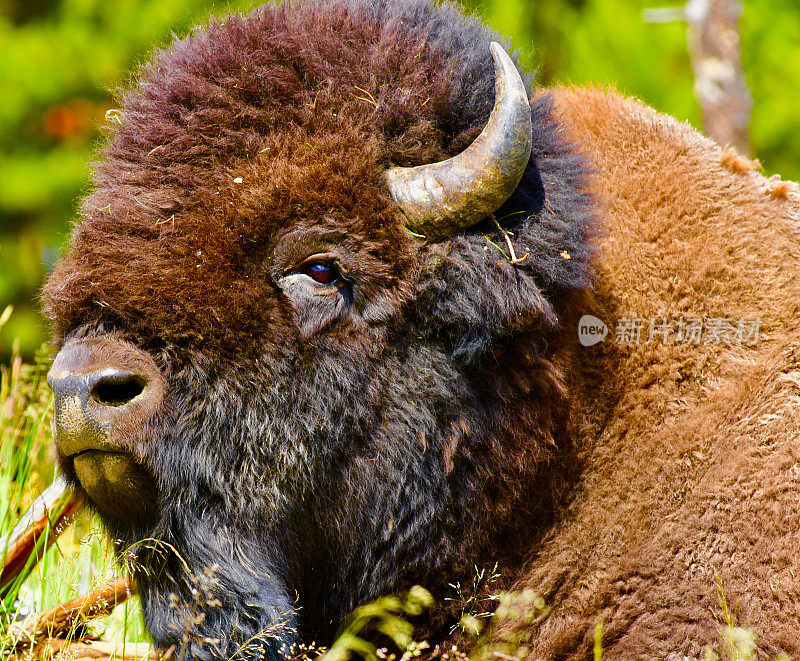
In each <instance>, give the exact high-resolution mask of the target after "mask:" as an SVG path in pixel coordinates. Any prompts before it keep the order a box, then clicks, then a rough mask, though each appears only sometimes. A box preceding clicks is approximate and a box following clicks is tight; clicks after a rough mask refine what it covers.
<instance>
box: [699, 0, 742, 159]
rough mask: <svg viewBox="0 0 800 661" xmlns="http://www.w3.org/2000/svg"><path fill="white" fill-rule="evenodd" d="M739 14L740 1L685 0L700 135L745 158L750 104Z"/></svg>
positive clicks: (740, 10) (740, 12)
mask: <svg viewBox="0 0 800 661" xmlns="http://www.w3.org/2000/svg"><path fill="white" fill-rule="evenodd" d="M741 16H742V3H741V2H740V0H690V2H689V3H688V4H687V5H686V19H687V20H688V22H689V49H690V52H691V57H692V68H693V69H694V76H695V84H694V89H695V95H696V96H697V101H698V103H699V104H700V108H701V110H702V113H703V127H704V129H705V132H706V134H707V135H708V136H709V137H711V138H713V139H714V140H716V141H717V142H719V143H720V144H721V145H729V144H730V145H733V146H734V147H736V149H737V150H738V151H739V152H741V153H743V154H747V153H749V151H750V135H749V129H748V127H749V124H750V108H751V106H752V103H753V102H752V99H751V97H750V92H749V90H748V89H747V83H746V82H745V79H744V73H743V71H742V57H741V48H740V43H739V19H740V18H741Z"/></svg>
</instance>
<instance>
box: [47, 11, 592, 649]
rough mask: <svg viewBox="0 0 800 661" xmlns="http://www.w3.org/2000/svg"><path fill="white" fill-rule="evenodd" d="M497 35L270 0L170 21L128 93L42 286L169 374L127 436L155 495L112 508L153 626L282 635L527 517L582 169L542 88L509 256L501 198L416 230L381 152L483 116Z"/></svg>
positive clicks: (556, 462) (584, 269) (460, 22)
mask: <svg viewBox="0 0 800 661" xmlns="http://www.w3.org/2000/svg"><path fill="white" fill-rule="evenodd" d="M492 39H498V37H497V36H496V35H494V34H492V33H491V32H489V31H488V30H487V29H486V28H484V27H483V26H482V25H480V23H478V22H477V21H476V20H474V19H471V18H467V17H464V16H463V15H462V14H461V13H460V12H459V11H458V10H457V9H456V8H455V7H454V6H453V5H450V4H447V3H445V4H442V5H434V4H432V3H430V2H428V1H427V0H408V1H400V2H393V3H385V2H380V1H375V2H371V1H369V0H363V1H362V0H347V1H345V0H333V1H323V2H312V1H310V0H300V1H298V2H294V3H286V4H270V5H266V6H264V7H261V8H259V9H256V10H255V11H253V12H252V13H251V14H248V15H246V16H238V15H233V16H229V17H227V18H226V19H225V20H223V21H216V22H212V23H211V24H210V25H209V26H207V27H206V28H203V29H199V30H197V31H195V32H193V33H192V34H191V35H190V36H188V37H187V38H185V39H182V40H179V41H176V42H175V43H174V44H173V45H172V46H171V47H170V48H168V49H167V50H165V51H163V52H159V53H157V54H156V55H155V57H154V58H153V61H152V62H150V63H149V64H147V65H145V66H144V67H143V68H142V70H141V72H140V74H139V82H138V83H137V85H136V86H135V87H134V88H133V89H131V90H130V91H128V92H126V93H125V94H124V95H123V97H122V99H121V111H122V114H121V117H122V122H121V124H120V126H119V127H117V128H116V129H115V130H114V131H113V133H112V135H111V136H110V141H109V143H108V145H107V146H106V147H105V148H104V149H103V151H102V153H101V158H100V160H99V162H98V163H96V164H95V169H94V172H95V174H94V189H93V191H92V192H91V193H90V195H88V196H87V198H86V199H85V200H84V202H83V205H82V209H81V218H80V219H79V221H78V222H77V223H76V225H75V228H74V233H73V236H72V239H71V244H70V249H69V252H67V254H66V255H65V256H64V257H63V258H62V260H61V261H60V263H59V265H58V267H57V268H56V271H55V273H54V274H53V276H52V277H51V279H50V280H49V282H48V283H47V286H46V288H45V291H44V306H45V310H46V312H47V314H48V315H49V316H50V318H51V319H52V323H53V330H54V336H55V343H56V346H57V347H61V346H70V343H74V342H76V341H77V340H79V339H85V340H87V341H88V340H96V339H98V338H105V339H107V340H108V341H113V342H118V343H126V344H130V345H133V346H135V347H136V348H137V350H138V351H144V352H147V354H148V355H149V356H150V357H151V358H152V360H153V361H154V362H155V364H156V365H157V367H158V369H159V374H160V378H163V379H164V381H165V383H166V384H167V385H166V391H165V394H164V397H163V402H162V403H161V406H160V407H159V409H158V411H156V412H154V413H152V414H151V415H150V416H149V417H148V418H147V420H146V421H144V420H143V421H142V426H141V428H140V429H138V430H137V431H136V433H135V434H132V436H134V437H133V438H130V439H127V440H126V443H128V445H129V447H130V448H131V449H130V452H131V456H132V457H134V458H135V461H136V464H137V466H139V467H140V468H141V469H142V470H143V471H144V472H145V473H146V474H147V475H150V476H152V478H153V482H154V485H153V490H154V492H155V494H156V496H157V500H158V513H157V517H156V521H155V522H147V523H146V524H144V523H142V522H141V521H138V520H132V519H129V518H126V517H125V516H120V515H117V516H109V515H108V513H106V515H105V521H106V523H107V526H108V528H109V530H110V532H111V534H112V535H113V536H114V537H116V538H118V539H120V540H121V543H122V544H135V546H136V548H137V569H136V578H137V581H138V583H139V586H140V592H141V594H142V601H143V607H144V616H145V621H146V623H147V625H148V627H149V629H150V632H151V634H152V635H153V637H154V639H155V641H156V643H157V644H158V645H159V646H162V647H168V646H169V645H172V644H176V645H179V646H182V648H183V650H184V651H183V652H182V654H183V656H184V658H186V659H190V658H197V659H207V658H208V659H210V658H228V657H229V656H230V655H231V654H233V653H234V652H236V651H237V650H239V653H243V655H244V656H245V657H246V658H261V657H262V656H263V655H264V654H266V655H268V656H270V657H276V656H277V655H278V653H279V649H280V647H281V645H284V644H286V643H290V642H292V641H294V640H297V639H299V640H306V641H307V640H310V639H315V640H317V641H320V640H324V639H325V637H326V636H329V635H330V634H331V632H332V631H333V630H335V627H336V625H337V623H338V621H339V620H340V619H341V618H342V616H343V615H344V614H346V613H347V612H348V611H349V610H350V609H352V608H353V607H354V606H356V605H358V604H359V603H362V602H364V601H365V600H368V599H370V598H372V597H375V596H376V595H378V594H381V593H385V592H388V591H393V590H398V589H402V588H403V587H407V586H410V585H412V584H413V583H423V584H426V585H428V586H430V587H432V588H433V589H434V590H436V588H437V586H441V585H443V584H446V582H447V581H448V580H453V578H454V577H458V576H460V575H464V574H465V573H467V572H471V571H472V567H473V565H474V564H475V563H476V562H480V561H481V559H482V558H488V559H496V558H498V557H500V556H503V555H505V556H508V557H513V556H514V553H515V549H517V548H518V547H519V548H522V547H523V546H524V545H523V544H521V543H518V542H520V540H521V539H523V538H524V539H528V538H529V537H530V536H531V535H535V534H537V531H538V530H540V524H541V523H542V521H543V517H546V513H547V512H548V511H549V509H550V505H551V504H552V501H553V499H554V498H555V497H556V493H557V491H558V488H557V486H556V484H557V483H558V480H556V479H554V478H553V477H552V476H554V475H562V474H561V469H562V458H563V457H564V456H565V453H566V452H567V450H568V448H569V442H568V433H567V418H568V397H567V390H566V383H565V379H564V377H563V371H564V369H565V367H566V361H567V356H568V347H565V343H564V341H563V340H562V339H561V335H560V333H559V331H558V325H559V323H563V322H564V320H565V319H566V317H568V316H569V315H571V314H574V312H575V310H576V309H577V307H576V305H577V302H578V301H580V300H582V292H583V291H584V290H585V289H586V288H587V287H588V285H589V276H588V261H589V257H590V250H589V248H588V245H587V239H588V236H589V235H590V233H591V228H592V221H591V218H592V210H591V202H590V199H589V197H588V195H587V194H586V193H585V192H584V190H583V189H584V185H585V179H586V175H587V172H586V170H585V168H584V167H583V165H582V161H581V160H580V159H579V158H578V157H577V156H576V155H575V154H574V151H573V149H572V148H571V146H570V145H569V144H567V143H565V141H564V140H563V138H562V136H561V134H560V131H559V127H558V126H557V124H556V123H555V122H554V121H553V119H552V117H551V106H550V102H549V101H548V100H547V99H546V98H544V99H540V100H538V101H536V102H535V103H534V104H533V107H532V118H533V125H534V130H533V152H532V157H531V161H530V164H529V166H528V169H527V171H526V173H525V175H524V177H523V179H522V182H521V183H520V185H519V187H518V189H517V191H516V192H515V193H514V195H513V196H512V197H511V198H510V199H509V200H508V202H507V203H506V204H505V205H504V206H503V207H502V208H501V209H500V210H499V211H498V212H497V214H496V216H497V217H498V218H499V219H500V222H502V223H503V225H504V226H505V227H507V228H508V229H509V230H510V231H511V232H512V233H513V234H512V235H511V238H512V240H513V242H514V245H515V249H516V252H517V253H518V254H520V255H523V254H526V253H527V254H528V258H527V259H526V260H525V261H523V262H522V263H521V264H519V265H512V264H511V263H510V261H509V259H508V256H507V255H506V254H504V252H503V250H501V249H498V248H497V247H496V246H500V247H501V248H502V247H503V246H504V244H505V239H504V238H503V236H502V235H501V233H500V232H499V231H497V229H496V228H495V226H494V224H493V223H492V222H490V221H489V219H487V220H486V221H485V222H483V223H481V224H479V225H478V226H477V227H475V228H473V229H472V230H470V231H469V232H467V233H465V234H464V235H462V236H458V237H456V238H453V239H451V240H448V241H445V242H443V243H440V244H435V245H425V244H424V243H422V242H421V241H420V240H419V239H418V238H416V237H414V236H412V235H411V234H410V233H409V232H407V231H406V230H405V229H404V227H403V218H402V215H401V214H400V212H399V210H398V209H397V208H396V207H395V205H394V204H393V202H392V200H391V198H390V196H389V193H388V190H387V188H386V185H385V183H384V181H383V172H384V171H385V170H386V168H387V167H389V166H391V165H404V166H408V165H417V164H422V163H427V162H432V161H437V160H442V159H444V158H447V157H449V156H451V155H453V154H455V153H458V152H459V151H460V150H462V149H463V148H464V147H466V146H467V145H468V144H469V142H470V141H471V140H472V139H473V138H474V137H475V136H476V135H477V134H478V132H479V131H480V130H481V128H482V126H483V125H484V123H485V122H486V119H487V117H488V114H489V111H490V110H491V107H492V104H493V100H494V76H493V67H492V62H491V57H490V55H489V42H490V41H491V40H492ZM565 255H567V257H565ZM315 261H321V262H323V263H324V264H326V265H331V266H332V267H334V268H335V269H336V273H337V278H336V279H335V282H332V283H319V282H317V281H315V280H314V279H313V278H311V277H310V276H309V274H308V272H307V271H306V266H307V265H308V264H309V263H312V262H315ZM120 346H121V345H120ZM65 470H66V471H67V474H68V475H69V476H70V477H71V478H72V480H73V482H74V483H75V484H76V486H77V487H78V488H81V486H80V481H79V480H78V479H77V476H76V475H75V474H74V473H72V472H70V471H69V468H68V467H67V466H65ZM562 477H563V475H562ZM532 503H533V504H532ZM95 505H96V506H97V509H98V510H99V511H100V512H101V514H103V511H104V510H103V507H102V506H101V505H100V503H96V504H95ZM142 540H146V541H145V542H143V541H142ZM500 540H501V541H502V543H499V542H500ZM498 549H500V550H498ZM198 581H200V582H202V583H203V585H202V590H200V593H201V594H202V596H203V603H201V604H198V603H196V601H197V594H198V591H197V586H198ZM208 604H213V605H214V606H213V607H208ZM198 608H199V609H200V610H201V611H202V612H203V613H204V616H203V619H202V621H201V620H198V619H197V618H193V616H192V614H193V613H194V612H195V611H196V610H197V609H198ZM187 641H188V642H187ZM242 645H244V650H243V652H242V650H241V649H240V648H241V647H242Z"/></svg>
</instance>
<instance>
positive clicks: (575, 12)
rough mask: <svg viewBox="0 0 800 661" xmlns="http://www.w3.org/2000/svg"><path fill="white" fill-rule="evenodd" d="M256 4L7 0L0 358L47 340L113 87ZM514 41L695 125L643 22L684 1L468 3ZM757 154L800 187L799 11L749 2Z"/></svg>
mask: <svg viewBox="0 0 800 661" xmlns="http://www.w3.org/2000/svg"><path fill="white" fill-rule="evenodd" d="M252 4H253V3H252V2H251V1H250V0H248V1H244V0H232V1H231V2H223V1H218V0H0V311H2V309H3V308H4V307H5V305H6V304H8V303H13V304H14V305H15V312H14V314H13V316H12V318H11V319H10V321H9V322H8V324H6V326H5V327H4V328H2V330H0V358H2V357H4V356H7V354H8V352H9V350H10V344H11V341H12V339H13V338H19V340H20V342H21V348H22V352H23V355H27V356H32V355H33V352H34V351H35V349H36V347H37V346H38V345H39V344H40V343H41V341H42V340H43V339H44V338H45V332H44V329H43V324H42V321H41V319H40V317H39V315H38V312H37V303H36V296H37V292H38V290H39V287H40V286H41V282H42V280H43V278H44V277H45V274H46V271H47V269H48V268H49V267H51V266H52V264H53V262H54V261H55V259H56V258H57V255H58V251H59V248H60V246H61V245H62V244H63V243H64V241H65V238H66V236H67V233H68V228H69V222H70V219H71V218H72V217H73V215H74V210H75V203H76V198H78V197H79V196H80V194H81V192H82V191H84V190H85V188H86V185H87V183H86V182H87V176H88V167H87V163H88V162H89V161H90V160H91V158H92V154H93V152H94V150H95V149H96V147H97V144H98V142H99V141H100V140H101V139H102V137H101V134H100V126H101V125H102V124H103V123H104V116H105V112H106V111H107V110H108V109H109V108H112V107H113V105H114V101H113V90H115V89H117V88H118V87H120V86H124V85H125V84H126V81H127V80H128V76H129V75H130V71H131V70H132V69H134V68H135V66H136V65H137V63H139V62H141V61H142V60H143V59H144V58H146V57H147V55H148V53H149V52H151V51H152V49H153V48H156V47H159V46H165V45H167V44H168V43H169V42H170V40H171V39H172V35H173V34H177V35H183V34H185V33H186V31H187V30H188V29H189V27H190V26H191V25H193V24H195V23H198V22H202V21H203V20H204V19H206V18H207V17H208V16H209V15H211V14H215V15H219V14H223V13H224V12H225V11H227V10H228V9H233V10H241V9H247V8H248V7H250V6H252ZM466 4H467V6H468V7H469V9H471V10H472V11H474V12H477V13H478V14H479V15H481V16H482V17H483V18H484V19H485V20H486V21H487V22H489V23H490V24H492V25H494V26H495V27H496V28H497V29H499V30H500V31H501V32H503V33H504V34H507V35H508V36H509V37H510V38H511V40H512V44H513V45H514V47H515V48H518V49H520V51H521V52H522V55H523V62H524V63H525V64H526V65H528V67H529V68H536V69H538V71H539V79H540V82H541V83H542V84H545V85H547V84H552V83H555V82H563V83H575V84H588V83H595V84H599V85H613V86H615V87H617V88H618V89H619V90H621V91H624V92H626V93H629V94H633V95H636V96H639V97H641V98H642V99H644V100H645V101H646V102H648V103H649V104H651V105H653V106H655V107H656V108H658V109H660V110H663V111H665V112H668V113H671V114H673V115H675V116H677V117H678V118H680V119H683V120H688V121H690V122H691V123H692V124H693V125H695V126H699V111H698V108H697V105H696V103H695V100H694V96H693V91H692V83H693V80H692V73H691V67H690V63H689V55H688V51H687V45H686V43H687V42H686V26H685V24H683V23H669V24H649V23H645V22H644V21H643V19H642V10H643V9H644V8H646V7H653V6H663V5H664V4H680V3H679V1H678V0H672V1H671V2H670V1H669V0H665V2H652V1H650V0H485V1H484V2H481V1H479V0H466ZM744 5H745V15H744V19H743V23H742V30H743V55H744V64H745V72H746V75H747V80H748V83H749V85H750V89H751V92H752V95H753V99H754V107H753V113H752V140H753V149H754V153H755V156H757V157H758V158H760V159H761V160H762V162H763V163H764V165H765V167H766V169H767V171H768V172H770V173H772V172H779V173H781V174H782V175H783V176H784V177H785V178H790V179H795V180H798V179H800V121H798V113H797V105H798V103H800V75H799V74H798V72H800V2H798V0H744Z"/></svg>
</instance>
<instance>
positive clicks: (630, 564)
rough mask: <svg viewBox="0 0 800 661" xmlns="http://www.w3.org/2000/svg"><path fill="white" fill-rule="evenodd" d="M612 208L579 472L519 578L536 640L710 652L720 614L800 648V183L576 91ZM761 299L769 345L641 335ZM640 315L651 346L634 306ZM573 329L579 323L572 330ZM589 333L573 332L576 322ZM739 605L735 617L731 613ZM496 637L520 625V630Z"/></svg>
mask: <svg viewBox="0 0 800 661" xmlns="http://www.w3.org/2000/svg"><path fill="white" fill-rule="evenodd" d="M556 100H557V106H558V108H559V112H560V114H561V115H562V118H563V121H564V123H565V126H566V127H567V130H568V132H569V133H570V134H571V136H572V137H573V139H575V140H576V141H578V142H579V143H581V144H582V145H583V147H584V149H585V151H586V152H587V153H588V155H589V156H590V157H591V159H592V161H593V162H594V165H595V168H596V173H595V178H594V181H595V192H596V195H597V196H598V198H599V199H600V201H601V203H602V204H603V206H604V214H603V217H604V225H605V231H604V236H603V237H602V239H601V242H600V243H601V246H600V247H601V256H600V261H599V269H598V291H597V302H598V312H597V313H596V315H597V316H598V317H600V318H602V319H603V320H604V321H605V322H606V323H607V324H608V325H609V328H610V330H609V336H608V337H607V338H606V340H605V342H603V343H600V344H598V345H596V346H594V347H591V348H585V347H578V349H577V351H578V352H579V353H578V358H579V361H578V364H579V365H583V366H584V369H583V370H582V373H581V375H580V376H579V380H581V381H582V384H581V386H580V391H581V395H580V398H581V403H580V404H579V408H580V411H579V415H578V416H577V420H576V426H577V427H578V429H577V432H578V435H579V437H580V438H583V439H591V440H584V441H582V443H583V446H582V448H580V456H581V457H582V459H581V461H582V471H583V472H582V476H581V477H580V479H579V480H578V481H577V485H578V486H577V487H576V489H575V490H574V492H573V494H572V496H571V499H570V500H569V503H568V505H567V506H566V507H565V509H564V511H563V512H562V513H561V515H560V517H558V518H559V520H560V521H561V523H560V524H558V525H556V526H555V527H554V528H553V530H552V532H551V533H550V535H549V537H548V538H547V540H546V541H545V543H544V545H543V546H542V548H541V549H538V550H537V551H536V552H535V554H534V555H533V557H532V558H531V560H530V565H529V567H528V570H527V571H526V572H525V578H524V580H522V581H521V582H520V583H519V586H518V587H520V588H522V587H530V588H533V589H534V590H535V591H536V592H537V593H538V594H539V595H541V596H542V597H544V599H545V600H546V602H547V604H548V605H549V607H551V608H552V611H551V613H550V615H549V616H548V617H546V618H544V619H543V621H542V622H541V623H540V624H538V625H536V626H533V627H528V628H526V631H524V632H520V631H516V632H515V633H516V634H517V635H519V634H520V633H522V634H523V638H526V639H527V642H528V644H529V646H530V650H531V652H530V656H531V658H537V659H538V658H586V657H587V656H588V655H590V654H591V647H592V643H593V638H594V634H595V624H596V622H602V625H603V647H604V650H605V653H606V657H605V658H612V659H634V658H642V659H644V658H647V659H656V658H658V659H665V658H685V656H686V655H688V656H689V657H702V655H703V653H704V648H705V646H706V645H711V646H712V647H713V648H714V649H716V650H717V651H720V650H722V649H723V646H724V645H723V639H722V637H721V635H722V633H723V626H724V625H726V624H731V625H733V626H740V627H744V628H747V629H749V630H751V631H752V633H754V634H755V640H756V645H757V649H758V651H759V652H760V654H759V657H761V656H766V657H768V658H774V657H775V655H776V654H778V653H779V652H781V651H783V652H787V653H789V654H791V655H792V656H793V657H794V656H796V655H798V654H800V571H799V570H800V327H798V323H797V319H798V312H800V281H798V257H799V256H800V233H799V232H798V229H799V226H798V221H800V192H799V191H798V189H797V187H796V186H795V185H794V184H791V183H788V182H781V181H780V180H779V179H777V178H773V179H767V178H765V177H764V176H762V175H761V174H760V173H759V172H757V171H756V165H755V164H753V163H751V162H750V161H747V160H746V159H743V158H742V157H740V156H738V155H736V154H734V153H732V152H731V151H729V150H723V149H721V148H720V147H718V146H717V145H716V144H714V143H713V142H711V141H710V140H708V139H706V138H704V137H702V136H700V135H698V134H697V133H696V132H695V131H693V130H692V129H691V128H689V127H688V126H687V125H682V124H679V123H678V122H676V121H675V120H674V119H672V118H670V117H667V116H664V115H661V114H658V113H656V112H655V111H653V110H652V109H650V108H647V107H645V106H643V105H641V104H640V103H637V102H636V101H633V100H630V99H624V98H621V97H619V96H617V95H616V94H607V93H603V92H600V91H595V90H578V89H563V90H559V91H557V93H556ZM665 316H666V317H667V320H668V321H669V320H677V319H678V318H680V317H681V316H683V317H685V318H689V317H700V318H704V319H706V320H707V319H713V318H720V317H723V318H732V319H734V320H738V319H739V318H746V319H753V318H755V317H760V319H761V327H760V337H759V341H758V343H757V344H756V345H754V346H753V345H737V344H729V345H726V344H719V345H713V344H706V343H705V339H703V341H702V342H701V344H699V345H690V344H689V345H687V344H682V343H678V342H676V341H675V340H674V335H673V336H670V338H669V341H668V342H667V343H666V344H662V340H661V336H657V339H655V341H653V342H651V343H646V340H647V338H648V336H649V320H650V319H651V318H656V319H657V320H661V319H663V317H665ZM626 317H627V318H637V317H638V318H643V319H645V320H646V322H645V324H644V327H643V330H642V334H641V343H639V344H622V343H618V342H616V341H615V340H616V338H615V337H614V335H615V326H616V322H617V320H619V319H621V318H626ZM571 332H572V331H571ZM576 335H577V333H576ZM726 611H727V615H726ZM500 635H501V636H503V637H508V636H509V635H512V632H510V631H509V630H508V629H504V630H502V631H501V632H500Z"/></svg>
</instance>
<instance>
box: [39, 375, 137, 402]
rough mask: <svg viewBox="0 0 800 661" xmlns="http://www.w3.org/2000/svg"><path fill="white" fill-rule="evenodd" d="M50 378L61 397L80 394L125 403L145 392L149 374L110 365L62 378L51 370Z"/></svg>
mask: <svg viewBox="0 0 800 661" xmlns="http://www.w3.org/2000/svg"><path fill="white" fill-rule="evenodd" d="M47 382H48V383H49V384H50V387H51V388H52V389H53V392H54V393H55V396H56V400H57V401H58V400H63V399H64V398H65V397H78V398H79V399H80V400H86V399H87V398H91V399H92V400H93V401H95V402H96V403H97V404H99V405H100V406H125V404H127V403H128V402H130V401H131V400H133V399H135V398H136V397H138V396H139V395H141V394H142V393H143V392H144V389H145V386H146V385H147V377H146V376H144V375H142V374H131V373H130V372H122V371H120V370H117V369H114V368H113V367H106V368H104V369H102V370H99V371H97V372H93V373H90V374H70V373H67V374H65V375H64V376H61V377H59V378H56V377H54V376H53V375H52V374H50V375H49V376H48V377H47Z"/></svg>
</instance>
